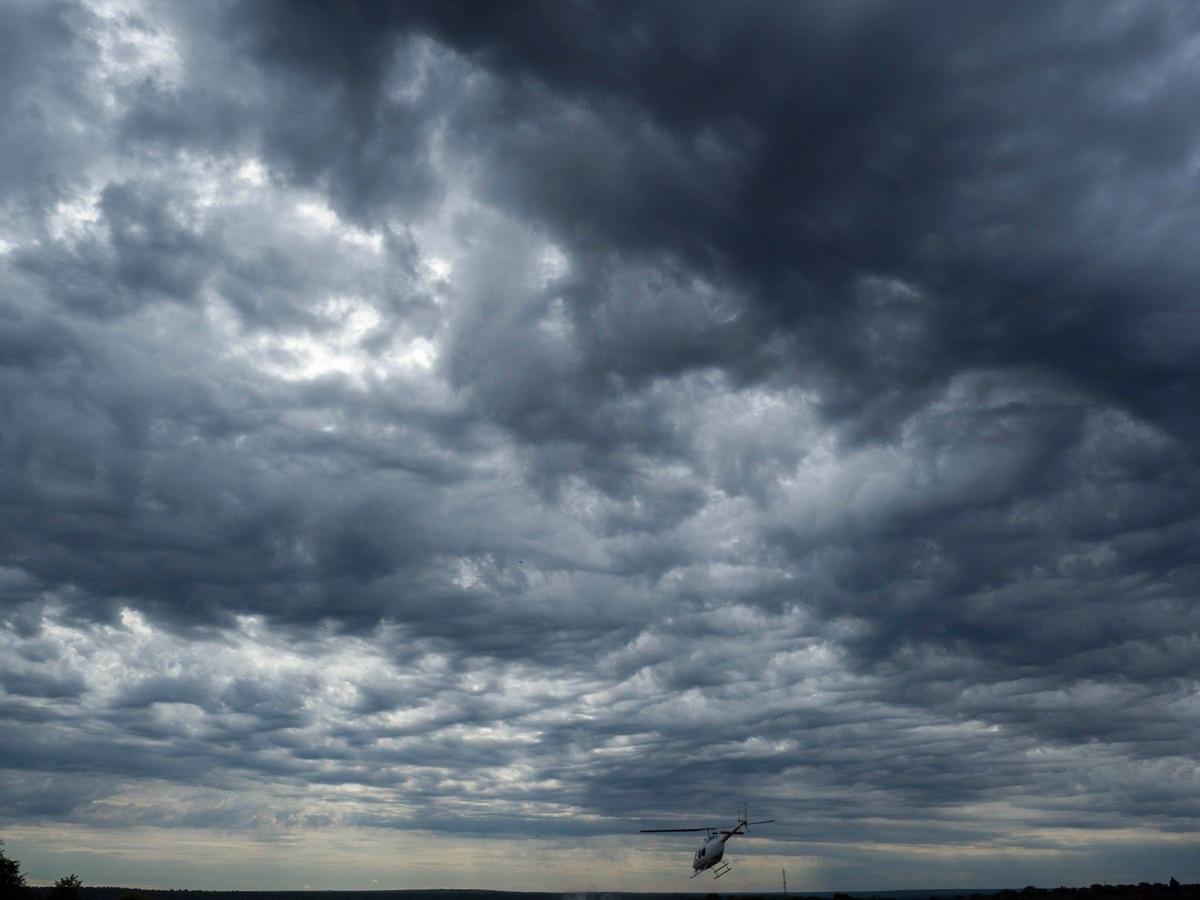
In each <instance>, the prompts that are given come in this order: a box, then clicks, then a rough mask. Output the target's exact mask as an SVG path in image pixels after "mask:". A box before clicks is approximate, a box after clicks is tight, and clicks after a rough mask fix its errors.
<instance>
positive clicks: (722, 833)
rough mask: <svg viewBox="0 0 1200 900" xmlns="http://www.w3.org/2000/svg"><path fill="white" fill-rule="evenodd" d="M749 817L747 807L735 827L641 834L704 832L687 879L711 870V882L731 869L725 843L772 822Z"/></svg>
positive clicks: (647, 830) (651, 830) (646, 830)
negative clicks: (735, 836) (752, 820)
mask: <svg viewBox="0 0 1200 900" xmlns="http://www.w3.org/2000/svg"><path fill="white" fill-rule="evenodd" d="M749 815H750V807H749V806H748V805H747V806H746V808H745V810H744V811H742V812H741V813H739V815H738V821H737V824H736V825H732V826H721V827H717V828H713V827H712V826H707V827H705V828H643V829H641V831H640V833H641V834H665V833H667V832H681V831H705V832H707V833H708V837H706V838H705V839H704V843H703V844H701V845H700V849H699V850H697V851H696V855H695V856H693V857H692V869H693V870H694V871H693V872H692V874H691V875H690V876H689V878H695V877H696V876H697V875H699V874H700V873H701V872H704V871H706V870H708V869H712V873H713V880H714V881H715V880H716V879H718V878H720V877H721V876H722V875H724V874H726V873H727V872H728V871H729V870H730V869H732V868H733V866H731V865H730V864H729V863H728V862H726V861H725V859H724V856H725V842H726V841H727V840H729V839H730V838H731V837H733V836H734V835H735V834H745V833H746V832H744V831H743V830H742V829H746V830H747V831H748V830H749V828H750V826H751V825H765V824H767V823H768V822H774V821H775V820H774V819H759V820H758V821H757V822H750V821H748V817H749Z"/></svg>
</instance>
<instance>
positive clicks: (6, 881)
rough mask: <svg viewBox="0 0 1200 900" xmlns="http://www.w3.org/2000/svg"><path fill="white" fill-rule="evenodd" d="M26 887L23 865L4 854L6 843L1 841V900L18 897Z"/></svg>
mask: <svg viewBox="0 0 1200 900" xmlns="http://www.w3.org/2000/svg"><path fill="white" fill-rule="evenodd" d="M23 887H25V876H24V875H23V874H22V873H21V864H20V863H19V862H17V861H16V860H15V859H9V858H8V857H7V856H5V854H4V841H0V900H10V898H13V897H16V896H17V895H18V894H19V893H20V892H21V888H23Z"/></svg>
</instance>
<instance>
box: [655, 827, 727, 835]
mask: <svg viewBox="0 0 1200 900" xmlns="http://www.w3.org/2000/svg"><path fill="white" fill-rule="evenodd" d="M669 831H712V829H711V828H643V829H641V830H640V831H639V832H638V834H666V833H667V832H669Z"/></svg>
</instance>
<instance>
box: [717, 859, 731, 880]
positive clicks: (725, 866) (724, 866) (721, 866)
mask: <svg viewBox="0 0 1200 900" xmlns="http://www.w3.org/2000/svg"><path fill="white" fill-rule="evenodd" d="M732 868H733V866H731V865H730V864H729V863H727V862H725V861H724V860H722V861H721V862H719V863H717V864H716V865H715V866H713V881H716V880H717V879H718V878H720V877H721V876H722V875H724V874H725V873H726V872H728V871H729V870H730V869H732Z"/></svg>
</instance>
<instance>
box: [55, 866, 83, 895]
mask: <svg viewBox="0 0 1200 900" xmlns="http://www.w3.org/2000/svg"><path fill="white" fill-rule="evenodd" d="M81 886H82V885H81V884H80V881H79V878H78V877H76V875H75V873H74V872H72V873H71V874H70V875H64V876H63V877H62V878H60V879H58V881H56V882H54V887H53V888H51V890H50V900H78V897H79V888H80V887H81Z"/></svg>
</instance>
